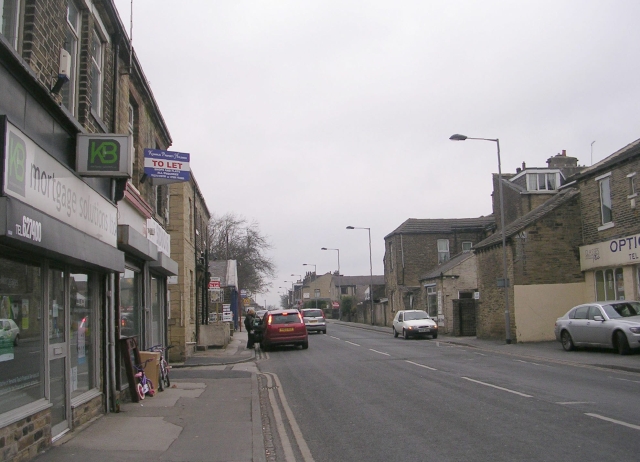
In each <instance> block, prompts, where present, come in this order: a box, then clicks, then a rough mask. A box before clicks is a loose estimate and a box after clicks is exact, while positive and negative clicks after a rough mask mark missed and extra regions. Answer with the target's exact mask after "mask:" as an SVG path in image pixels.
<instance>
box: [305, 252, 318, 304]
mask: <svg viewBox="0 0 640 462" xmlns="http://www.w3.org/2000/svg"><path fill="white" fill-rule="evenodd" d="M302 266H313V277H314V279H313V280H314V281H315V280H316V279H317V278H318V274H317V273H316V268H317V266H316V265H314V264H313V263H303V264H302ZM313 298H315V299H316V309H317V308H318V297H317V295H316V291H315V289H314V290H313Z"/></svg>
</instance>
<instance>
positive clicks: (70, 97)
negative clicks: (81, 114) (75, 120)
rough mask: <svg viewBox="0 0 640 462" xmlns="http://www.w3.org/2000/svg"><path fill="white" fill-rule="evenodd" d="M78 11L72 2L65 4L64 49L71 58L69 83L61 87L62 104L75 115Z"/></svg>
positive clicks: (78, 34)
mask: <svg viewBox="0 0 640 462" xmlns="http://www.w3.org/2000/svg"><path fill="white" fill-rule="evenodd" d="M80 18H81V16H80V11H79V10H78V7H77V6H76V5H75V3H74V2H73V1H72V0H69V1H68V3H67V23H66V30H65V40H64V49H65V50H66V51H68V52H69V55H70V56H71V67H70V68H69V75H68V77H69V82H67V83H66V84H65V85H63V86H62V90H61V95H62V104H63V105H64V107H66V108H67V109H68V110H69V112H71V113H72V114H75V113H76V111H75V101H76V91H77V87H78V79H77V72H76V69H77V65H78V52H79V49H78V42H79V37H80Z"/></svg>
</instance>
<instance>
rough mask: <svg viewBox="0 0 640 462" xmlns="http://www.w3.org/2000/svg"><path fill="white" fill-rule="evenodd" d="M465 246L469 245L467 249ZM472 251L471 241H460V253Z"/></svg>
mask: <svg viewBox="0 0 640 462" xmlns="http://www.w3.org/2000/svg"><path fill="white" fill-rule="evenodd" d="M465 244H469V248H468V249H465ZM472 250H473V242H472V241H462V251H463V252H471V251H472Z"/></svg>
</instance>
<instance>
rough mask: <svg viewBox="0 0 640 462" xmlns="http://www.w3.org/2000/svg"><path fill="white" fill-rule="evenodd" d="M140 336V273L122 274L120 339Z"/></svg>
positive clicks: (131, 270)
mask: <svg viewBox="0 0 640 462" xmlns="http://www.w3.org/2000/svg"><path fill="white" fill-rule="evenodd" d="M135 335H140V272H139V271H134V270H133V269H130V268H125V270H124V273H120V337H121V338H122V337H133V336H135Z"/></svg>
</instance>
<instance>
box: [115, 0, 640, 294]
mask: <svg viewBox="0 0 640 462" xmlns="http://www.w3.org/2000/svg"><path fill="white" fill-rule="evenodd" d="M115 3H116V6H117V7H118V10H119V11H120V15H121V17H122V20H123V23H124V24H125V25H126V26H127V28H128V27H129V19H130V10H131V0H115ZM639 17H640V2H638V1H637V0H629V1H621V0H620V1H612V0H602V1H586V0H576V1H569V0H566V1H563V0H551V1H543V0H535V1H521V0H519V1H491V0H483V1H453V0H446V1H444V0H443V1H427V0H416V1H401V0H400V1H399V0H394V1H391V0H388V1H370V0H369V1H349V0H338V1H329V0H323V1H312V0H299V1H279V0H272V1H261V2H258V1H238V0H233V1H231V0H229V1H212V0H183V1H181V2H176V1H175V0H133V45H134V48H135V50H136V53H137V55H138V58H139V59H140V62H141V64H142V67H143V70H144V72H145V74H146V76H147V78H148V79H149V81H150V85H151V88H152V90H153V93H154V95H155V98H156V100H157V102H158V104H159V106H160V110H161V111H162V114H163V116H164V119H165V121H166V123H167V125H168V128H169V131H170V133H171V136H172V139H173V145H172V146H171V147H170V150H174V151H181V152H188V153H190V154H191V168H192V172H193V174H194V176H195V178H196V181H197V182H198V184H199V186H200V189H201V190H202V192H203V194H204V197H205V199H206V202H207V206H208V207H209V210H210V211H211V212H212V213H214V214H216V215H222V214H225V213H227V212H233V213H235V214H238V215H242V216H244V217H246V218H247V219H248V220H249V221H253V220H255V221H257V222H258V223H259V227H260V230H261V231H262V233H263V234H265V235H267V236H268V237H269V239H270V241H271V243H272V244H273V247H274V248H273V250H272V251H271V256H272V258H273V260H274V262H275V263H276V265H277V272H278V274H279V277H278V279H277V280H274V281H273V288H272V290H271V292H270V293H268V294H262V295H258V296H257V297H256V299H257V301H258V302H259V303H260V304H264V303H265V301H266V302H267V303H268V304H276V305H277V304H278V303H279V302H278V292H282V289H279V287H280V286H283V287H291V284H290V283H285V282H284V281H292V280H294V279H296V277H295V276H294V277H291V276H290V275H291V274H304V272H305V271H306V270H309V269H311V270H312V267H305V266H302V264H303V263H312V264H316V265H317V272H318V274H324V273H326V272H328V271H334V270H336V269H337V252H335V251H321V250H320V248H321V247H329V248H338V249H340V269H341V273H342V274H345V275H347V276H356V275H368V274H369V247H368V235H367V231H366V230H353V231H348V230H346V229H345V227H346V226H348V225H352V226H356V227H369V228H371V239H372V254H373V273H374V274H383V264H382V259H383V256H384V240H383V238H384V236H385V235H387V234H388V233H390V232H391V231H393V230H394V229H395V228H397V227H398V226H399V225H400V224H401V223H402V222H404V221H405V220H406V219H407V218H467V217H478V216H481V215H488V214H490V213H491V197H490V194H491V174H492V173H494V172H497V170H498V163H497V156H496V144H495V143H492V142H486V141H465V142H453V141H449V136H451V135H452V134H453V133H462V134H465V135H467V136H471V137H482V138H499V139H500V147H501V157H502V171H503V172H505V173H509V172H515V169H516V167H519V166H520V165H521V164H522V162H526V164H527V166H529V167H532V166H539V167H545V166H546V165H547V164H546V160H547V159H548V158H549V157H551V156H553V155H555V154H557V153H559V152H561V151H562V150H563V149H566V150H567V155H570V156H574V157H577V158H578V162H579V164H580V165H590V164H591V163H592V162H593V163H595V162H597V161H599V160H601V159H603V158H604V157H606V156H608V155H609V154H611V153H613V152H614V151H616V150H618V149H620V148H622V147H623V146H625V145H627V144H628V143H630V142H632V141H634V140H636V139H637V138H640V129H639V127H640V125H639V123H638V122H639V118H640V116H639V113H640V111H639V110H638V104H637V103H638V101H639V100H640V98H639V96H640V95H639V93H640V85H639V84H638V76H639V75H640V69H639V67H640V59H639V57H640V56H639V53H638V51H639V48H640V27H638V25H637V20H638V18H639ZM593 141H595V143H593V145H592V142H593Z"/></svg>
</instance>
